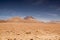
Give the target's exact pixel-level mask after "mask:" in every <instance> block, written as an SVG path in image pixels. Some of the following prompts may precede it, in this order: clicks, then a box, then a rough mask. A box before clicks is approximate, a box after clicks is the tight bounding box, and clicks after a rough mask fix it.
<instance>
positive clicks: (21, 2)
mask: <svg viewBox="0 0 60 40" xmlns="http://www.w3.org/2000/svg"><path fill="white" fill-rule="evenodd" d="M12 16H21V17H25V16H33V17H35V18H36V19H38V20H42V21H50V20H59V21H60V0H0V19H6V18H9V17H12Z"/></svg>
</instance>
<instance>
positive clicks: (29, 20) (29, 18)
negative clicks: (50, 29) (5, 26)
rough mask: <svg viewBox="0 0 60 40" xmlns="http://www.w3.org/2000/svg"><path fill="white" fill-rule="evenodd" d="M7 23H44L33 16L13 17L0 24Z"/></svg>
mask: <svg viewBox="0 0 60 40" xmlns="http://www.w3.org/2000/svg"><path fill="white" fill-rule="evenodd" d="M6 22H26V23H43V22H42V21H38V20H37V19H36V18H34V17H32V16H26V17H24V18H21V17H19V16H15V17H11V18H9V19H7V20H0V23H6ZM48 23H60V21H50V22H48Z"/></svg>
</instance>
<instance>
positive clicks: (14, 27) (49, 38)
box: [0, 21, 60, 40]
mask: <svg viewBox="0 0 60 40" xmlns="http://www.w3.org/2000/svg"><path fill="white" fill-rule="evenodd" d="M0 40H60V23H43V22H30V21H29V22H6V23H5V22H3V23H0Z"/></svg>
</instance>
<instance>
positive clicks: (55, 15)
mask: <svg viewBox="0 0 60 40" xmlns="http://www.w3.org/2000/svg"><path fill="white" fill-rule="evenodd" d="M48 15H49V16H54V17H57V16H58V14H48Z"/></svg>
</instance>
